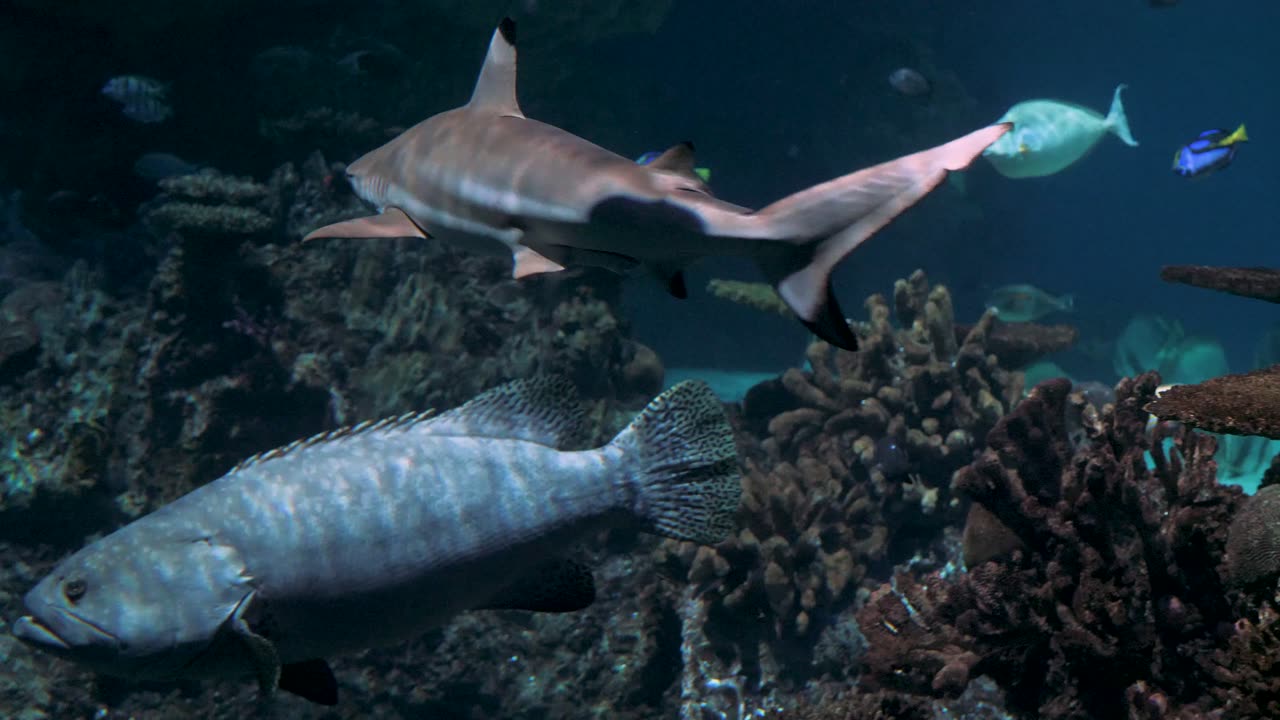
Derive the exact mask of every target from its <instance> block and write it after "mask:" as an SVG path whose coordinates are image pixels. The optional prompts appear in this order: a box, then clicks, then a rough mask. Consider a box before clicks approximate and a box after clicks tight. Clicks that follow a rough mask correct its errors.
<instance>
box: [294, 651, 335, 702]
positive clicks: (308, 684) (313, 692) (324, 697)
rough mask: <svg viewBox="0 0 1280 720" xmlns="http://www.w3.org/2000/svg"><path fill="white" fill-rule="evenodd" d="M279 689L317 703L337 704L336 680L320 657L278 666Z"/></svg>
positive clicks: (327, 664)
mask: <svg viewBox="0 0 1280 720" xmlns="http://www.w3.org/2000/svg"><path fill="white" fill-rule="evenodd" d="M280 689H281V690H284V691H285V692H288V693H293V694H294V695H297V696H298V697H300V698H302V699H304V700H310V701H311V702H313V703H316V704H317V705H326V706H330V707H332V706H334V705H337V704H338V681H337V679H336V678H334V677H333V670H332V669H331V668H330V667H329V663H327V662H325V661H324V660H321V659H315V660H303V661H302V662H296V663H289V664H288V665H285V666H284V667H282V668H280Z"/></svg>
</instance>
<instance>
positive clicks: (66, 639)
mask: <svg viewBox="0 0 1280 720" xmlns="http://www.w3.org/2000/svg"><path fill="white" fill-rule="evenodd" d="M55 612H56V613H57V615H56V616H55V617H53V619H52V620H51V621H48V622H46V621H43V620H41V619H40V618H38V617H36V616H34V615H24V616H22V617H20V618H18V619H17V621H15V622H14V623H13V627H12V628H10V632H11V633H12V634H13V636H14V637H15V638H17V639H19V640H21V641H22V642H24V643H26V644H28V645H30V646H32V647H35V648H38V649H40V650H43V651H45V652H49V653H53V654H56V655H67V654H69V653H71V652H76V653H77V654H83V653H84V652H85V650H86V649H88V648H91V647H96V648H115V647H117V646H118V645H119V640H117V638H116V637H115V636H114V635H112V634H111V633H109V632H107V631H105V630H103V629H102V628H100V627H98V626H97V625H95V624H93V623H91V622H89V621H87V620H85V619H84V618H82V617H79V616H77V615H76V614H75V613H70V612H66V611H65V610H60V609H55Z"/></svg>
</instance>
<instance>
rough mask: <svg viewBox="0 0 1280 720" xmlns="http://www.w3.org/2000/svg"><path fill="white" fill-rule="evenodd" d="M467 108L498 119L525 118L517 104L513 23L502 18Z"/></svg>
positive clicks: (514, 28)
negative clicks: (490, 113) (503, 116)
mask: <svg viewBox="0 0 1280 720" xmlns="http://www.w3.org/2000/svg"><path fill="white" fill-rule="evenodd" d="M467 107H469V108H471V109H473V110H484V111H485V112H492V113H495V114H498V115H510V116H512V117H524V113H522V112H521V111H520V103H519V102H517V101H516V22H515V20H512V19H511V18H509V17H508V18H503V19H502V22H500V23H498V29H497V30H494V31H493V38H492V39H491V40H490V41H489V54H488V55H485V57H484V66H483V67H481V68H480V78H479V79H477V80H476V87H475V90H473V91H472V92H471V102H469V103H467Z"/></svg>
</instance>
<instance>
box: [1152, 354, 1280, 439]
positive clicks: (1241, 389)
mask: <svg viewBox="0 0 1280 720" xmlns="http://www.w3.org/2000/svg"><path fill="white" fill-rule="evenodd" d="M1146 410H1147V412H1150V413H1151V414H1152V415H1155V416H1156V417H1158V418H1160V419H1162V420H1176V421H1178V422H1183V423H1186V424H1188V425H1191V426H1194V427H1199V428H1204V429H1205V430H1208V431H1209V432H1217V433H1228V434H1231V435H1261V436H1262V437H1268V438H1271V439H1273V440H1280V365H1272V366H1271V367H1266V368H1262V369H1261V370H1254V371H1253V372H1248V373H1242V374H1239V375H1224V376H1222V377H1216V378H1213V379H1211V380H1206V381H1204V382H1202V383H1199V384H1196V385H1176V386H1174V387H1171V388H1169V389H1167V390H1165V391H1164V392H1162V393H1160V396H1159V397H1157V398H1155V399H1153V400H1152V401H1151V402H1149V403H1147V406H1146Z"/></svg>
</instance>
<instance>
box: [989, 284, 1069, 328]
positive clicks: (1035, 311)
mask: <svg viewBox="0 0 1280 720" xmlns="http://www.w3.org/2000/svg"><path fill="white" fill-rule="evenodd" d="M987 307H988V308H990V309H992V310H995V311H996V317H998V318H1000V319H1001V320H1004V321H1005V322H1031V321H1032V320H1039V319H1040V318H1042V317H1044V316H1045V315H1048V314H1050V313H1055V312H1071V311H1072V310H1073V309H1074V308H1075V297H1074V296H1072V295H1062V296H1060V297H1058V296H1054V295H1050V294H1049V293H1047V292H1045V291H1044V290H1041V289H1040V288H1038V287H1036V286H1035V285H1025V284H1024V285H1005V286H1003V287H998V288H996V289H995V290H993V291H991V295H990V296H989V297H988V298H987Z"/></svg>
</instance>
